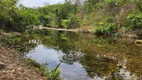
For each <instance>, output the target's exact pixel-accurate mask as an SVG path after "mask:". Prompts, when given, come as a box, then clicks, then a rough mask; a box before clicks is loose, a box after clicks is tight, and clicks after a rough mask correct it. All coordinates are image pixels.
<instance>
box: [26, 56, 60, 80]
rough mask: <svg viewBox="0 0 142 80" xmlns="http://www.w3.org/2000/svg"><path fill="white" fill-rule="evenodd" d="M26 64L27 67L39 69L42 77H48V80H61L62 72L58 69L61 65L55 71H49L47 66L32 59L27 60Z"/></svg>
mask: <svg viewBox="0 0 142 80" xmlns="http://www.w3.org/2000/svg"><path fill="white" fill-rule="evenodd" d="M25 63H26V64H27V65H30V66H34V67H37V68H39V69H40V71H41V75H42V76H44V77H47V80H61V78H60V71H59V69H58V68H59V66H60V64H58V66H57V67H56V68H55V69H53V70H49V69H48V68H47V66H46V65H44V64H43V65H41V64H39V63H37V62H35V61H33V60H31V59H26V61H25Z"/></svg>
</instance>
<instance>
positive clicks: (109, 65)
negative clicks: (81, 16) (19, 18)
mask: <svg viewBox="0 0 142 80" xmlns="http://www.w3.org/2000/svg"><path fill="white" fill-rule="evenodd" d="M37 38H38V39H37ZM33 39H36V40H39V41H40V44H37V47H36V48H35V49H33V50H31V51H29V53H28V54H27V55H26V56H27V57H28V58H32V59H33V60H36V61H37V62H38V63H41V64H45V63H48V67H49V68H50V69H54V68H55V67H56V66H57V65H58V64H59V63H62V64H61V65H60V67H59V69H60V71H61V77H62V79H63V80H134V79H142V78H141V76H142V64H141V63H142V47H139V46H136V45H135V44H133V43H130V42H129V41H127V40H122V39H112V38H103V37H95V36H93V35H89V34H76V33H71V32H59V31H49V32H48V34H47V35H46V36H45V37H43V36H42V37H39V36H36V37H35V38H33ZM30 40H31V38H30Z"/></svg>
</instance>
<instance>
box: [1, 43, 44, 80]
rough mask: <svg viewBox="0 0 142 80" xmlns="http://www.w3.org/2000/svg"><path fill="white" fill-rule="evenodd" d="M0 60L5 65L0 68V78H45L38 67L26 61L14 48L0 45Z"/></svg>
mask: <svg viewBox="0 0 142 80" xmlns="http://www.w3.org/2000/svg"><path fill="white" fill-rule="evenodd" d="M0 61H1V62H2V63H3V64H4V66H5V68H4V69H1V70H0V80H46V78H45V77H43V76H42V75H41V72H40V70H39V68H38V67H35V66H32V65H30V64H28V63H26V62H27V60H25V59H23V57H22V56H21V55H20V53H19V52H18V51H16V50H14V49H10V48H8V47H6V46H2V45H0Z"/></svg>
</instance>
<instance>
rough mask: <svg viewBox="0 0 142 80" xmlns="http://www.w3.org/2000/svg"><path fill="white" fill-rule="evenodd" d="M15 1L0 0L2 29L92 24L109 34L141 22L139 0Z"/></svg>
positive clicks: (67, 26)
mask: <svg viewBox="0 0 142 80" xmlns="http://www.w3.org/2000/svg"><path fill="white" fill-rule="evenodd" d="M17 2H18V0H12V1H10V0H2V1H1V2H0V10H1V13H0V23H1V24H0V28H1V29H4V30H6V31H20V32H23V31H25V30H26V29H35V28H36V27H37V28H38V26H44V27H52V28H66V29H75V28H79V27H80V28H82V27H86V29H87V28H89V27H88V26H91V27H92V29H94V32H95V33H96V34H103V35H108V36H110V35H113V34H114V33H121V32H123V31H125V30H135V29H136V28H140V27H141V26H142V13H141V12H142V6H141V3H142V1H141V0H115V1H114V0H86V1H83V0H65V2H64V3H63V4H60V3H58V4H54V5H49V4H48V5H45V6H44V7H37V8H28V7H25V6H23V5H20V6H19V7H17V6H16V4H17ZM9 7H10V8H9Z"/></svg>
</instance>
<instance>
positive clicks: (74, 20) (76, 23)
mask: <svg viewBox="0 0 142 80" xmlns="http://www.w3.org/2000/svg"><path fill="white" fill-rule="evenodd" d="M67 26H68V28H79V27H80V19H79V18H78V17H77V16H74V15H72V16H70V17H69V19H68V24H67Z"/></svg>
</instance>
